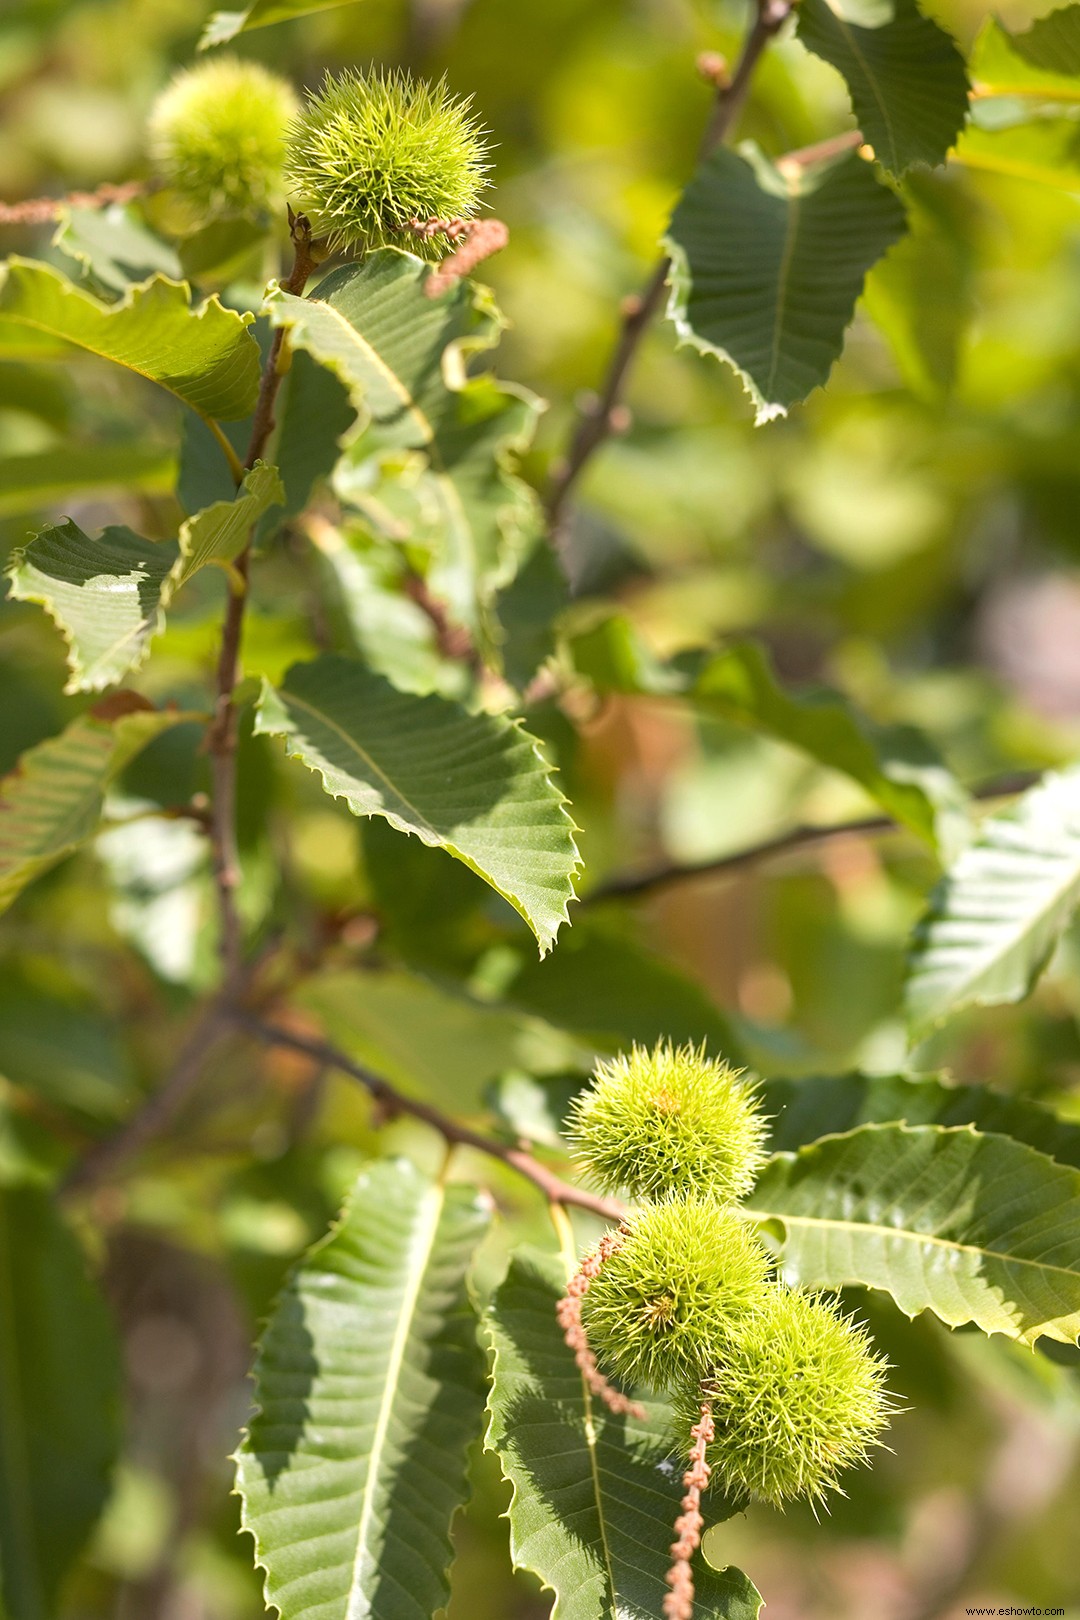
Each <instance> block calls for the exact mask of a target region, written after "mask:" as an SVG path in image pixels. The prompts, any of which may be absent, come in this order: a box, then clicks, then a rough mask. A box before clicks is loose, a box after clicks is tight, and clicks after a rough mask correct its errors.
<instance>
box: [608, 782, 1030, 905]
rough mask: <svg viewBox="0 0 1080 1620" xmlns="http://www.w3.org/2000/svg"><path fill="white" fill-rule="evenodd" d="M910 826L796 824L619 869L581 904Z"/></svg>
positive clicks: (1001, 791)
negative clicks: (722, 850)
mask: <svg viewBox="0 0 1080 1620" xmlns="http://www.w3.org/2000/svg"><path fill="white" fill-rule="evenodd" d="M1038 779H1039V774H1038V772H1024V773H1021V774H1018V775H1016V776H1013V777H1008V778H1006V779H1005V780H1001V779H999V780H998V781H996V782H989V783H987V784H986V785H985V786H983V787H979V788H976V789H975V790H974V791H973V793H972V798H973V799H976V800H978V801H979V802H980V803H985V802H987V801H989V800H994V799H1008V798H1011V797H1013V796H1014V795H1015V794H1017V793H1022V792H1023V791H1024V790H1025V788H1029V787H1031V785H1032V784H1033V783H1034V782H1037V781H1038ZM907 831H908V829H907V828H905V827H903V826H902V825H900V824H899V823H898V822H897V821H895V820H894V819H893V818H892V817H891V816H865V817H863V818H862V819H861V820H859V821H840V822H835V823H834V824H833V825H832V826H828V827H795V828H794V829H793V830H792V831H791V832H786V833H781V834H780V836H779V837H777V838H768V839H766V840H765V842H764V843H761V844H754V845H752V846H751V848H749V849H740V850H737V851H736V852H735V854H733V855H718V856H717V857H716V858H715V859H714V860H711V861H696V862H690V863H688V864H683V865H680V864H677V863H676V862H674V861H664V862H662V863H661V864H659V865H657V866H654V867H651V868H650V869H649V870H648V871H645V872H629V873H625V874H622V875H620V874H618V873H616V874H615V876H614V877H610V878H607V879H605V881H604V882H603V883H598V884H597V886H596V888H595V889H590V890H589V892H588V894H585V895H583V896H582V898H581V901H580V904H581V905H583V906H595V905H599V904H600V903H601V902H602V901H605V900H636V899H641V898H642V897H643V896H645V895H649V894H657V893H659V892H660V891H661V890H663V889H669V888H671V887H672V886H673V885H674V884H676V883H684V882H689V881H690V880H691V879H694V878H708V877H725V878H729V877H737V876H738V875H739V874H740V873H743V872H751V871H753V870H754V869H755V867H758V866H765V865H767V864H768V863H769V862H771V861H774V860H777V859H779V858H780V857H782V856H784V855H790V854H792V853H794V852H796V851H798V850H803V849H810V848H812V847H813V846H814V845H815V844H823V843H826V842H828V840H829V839H831V838H845V837H847V836H848V835H849V834H852V833H853V834H855V835H857V836H858V835H862V836H864V837H871V836H874V835H887V834H889V833H905V832H907Z"/></svg>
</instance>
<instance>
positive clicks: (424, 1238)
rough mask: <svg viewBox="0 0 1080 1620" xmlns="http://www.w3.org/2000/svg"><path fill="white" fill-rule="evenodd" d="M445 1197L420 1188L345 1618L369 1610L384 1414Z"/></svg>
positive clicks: (435, 1189)
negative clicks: (367, 1571) (368, 1573)
mask: <svg viewBox="0 0 1080 1620" xmlns="http://www.w3.org/2000/svg"><path fill="white" fill-rule="evenodd" d="M445 1203H446V1188H445V1186H444V1185H443V1183H442V1182H441V1181H439V1182H435V1183H434V1184H432V1185H431V1186H430V1187H429V1188H428V1190H427V1192H426V1193H425V1194H424V1199H423V1202H422V1204H421V1205H420V1211H419V1213H420V1215H421V1216H422V1217H423V1218H422V1220H421V1221H419V1222H418V1224H417V1227H416V1229H415V1231H414V1233H413V1236H412V1239H411V1241H410V1244H409V1251H408V1260H409V1261H410V1262H415V1267H414V1269H413V1270H412V1271H411V1273H410V1275H409V1285H408V1287H407V1289H406V1291H405V1293H404V1295H403V1296H402V1301H401V1311H400V1314H399V1316H398V1321H397V1325H396V1326H395V1329H394V1337H393V1340H392V1342H391V1345H390V1354H389V1356H388V1357H387V1362H386V1377H385V1382H384V1384H383V1393H382V1399H381V1400H380V1402H379V1412H378V1416H377V1418H376V1422H375V1429H374V1432H373V1434H372V1439H371V1451H370V1453H369V1457H368V1471H367V1478H366V1479H365V1481H364V1494H363V1497H362V1499H361V1506H360V1518H359V1522H358V1524H357V1530H356V1553H355V1555H354V1557H353V1569H352V1579H351V1581H350V1583H349V1599H348V1607H347V1610H346V1614H347V1620H365V1617H366V1616H370V1613H371V1606H370V1604H369V1603H368V1601H367V1594H366V1593H365V1592H364V1589H363V1584H362V1576H363V1562H364V1555H365V1553H366V1552H367V1550H368V1545H367V1543H368V1534H369V1531H370V1528H371V1521H372V1518H373V1516H374V1513H375V1493H376V1489H377V1487H378V1484H379V1481H380V1477H381V1471H382V1455H383V1452H384V1450H385V1448H386V1438H387V1434H388V1432H389V1428H390V1417H391V1414H392V1413H393V1409H394V1402H395V1399H396V1397H397V1392H398V1382H399V1379H400V1376H401V1369H402V1366H403V1365H404V1361H405V1352H406V1350H407V1349H408V1345H409V1337H410V1334H411V1332H412V1325H413V1320H414V1318H415V1316H416V1306H417V1301H418V1300H419V1298H420V1290H421V1288H422V1287H423V1283H424V1278H425V1277H426V1275H427V1268H428V1264H429V1262H430V1260H431V1256H432V1253H433V1252H434V1248H435V1239H436V1236H437V1234H438V1230H439V1221H440V1219H441V1217H442V1212H443V1207H444V1205H445ZM358 1599H359V1600H360V1601H361V1602H362V1603H363V1605H364V1607H363V1608H359V1607H357V1600H358Z"/></svg>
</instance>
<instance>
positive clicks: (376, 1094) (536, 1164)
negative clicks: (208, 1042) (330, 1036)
mask: <svg viewBox="0 0 1080 1620" xmlns="http://www.w3.org/2000/svg"><path fill="white" fill-rule="evenodd" d="M230 1017H231V1020H232V1022H233V1024H234V1025H235V1026H236V1027H237V1028H238V1029H243V1030H246V1031H247V1032H248V1034H249V1035H254V1036H255V1038H256V1039H257V1040H260V1041H265V1042H266V1044H267V1045H268V1046H280V1047H282V1048H284V1049H285V1050H286V1051H291V1052H301V1053H303V1054H304V1055H305V1056H306V1057H309V1058H311V1059H312V1061H313V1062H315V1063H321V1064H324V1065H325V1066H326V1067H327V1068H331V1069H337V1070H339V1071H340V1073H342V1074H346V1075H348V1076H349V1078H350V1079H351V1080H355V1081H357V1082H358V1084H360V1085H361V1086H363V1088H364V1090H365V1091H366V1092H367V1093H368V1095H369V1096H371V1097H373V1098H374V1100H375V1101H376V1102H377V1103H379V1104H380V1106H381V1107H382V1108H383V1109H385V1110H386V1112H387V1113H388V1114H389V1115H391V1116H393V1115H396V1114H408V1115H410V1116H411V1117H412V1118H413V1119H419V1120H422V1121H423V1122H424V1124H425V1125H430V1126H431V1127H432V1129H433V1130H436V1131H438V1133H439V1135H440V1136H441V1137H442V1138H443V1140H444V1141H446V1142H450V1143H452V1144H454V1145H455V1146H457V1147H470V1148H475V1149H476V1151H477V1152H478V1153H486V1154H487V1156H488V1157H489V1158H491V1159H498V1160H499V1162H500V1163H502V1164H505V1165H508V1166H509V1167H510V1169H511V1170H516V1171H517V1172H518V1174H519V1175H522V1176H524V1177H525V1178H526V1180H528V1181H531V1182H532V1184H533V1186H534V1187H538V1188H539V1189H540V1191H541V1192H542V1193H543V1195H544V1197H545V1198H546V1199H547V1200H548V1201H549V1203H553V1204H574V1205H576V1207H577V1208H578V1209H587V1210H590V1211H591V1212H592V1213H593V1214H594V1215H600V1216H602V1217H603V1218H604V1220H606V1221H621V1220H622V1219H623V1218H624V1216H625V1214H626V1210H625V1209H624V1207H623V1205H622V1204H620V1203H617V1202H616V1200H615V1199H613V1198H601V1197H600V1196H599V1195H598V1194H596V1193H590V1192H586V1191H585V1190H584V1189H583V1188H581V1187H575V1186H574V1185H573V1184H572V1183H571V1182H569V1181H563V1180H562V1179H561V1177H559V1176H557V1175H555V1173H554V1172H553V1171H551V1170H549V1169H548V1168H547V1166H546V1165H543V1164H541V1163H540V1161H539V1159H534V1158H533V1156H532V1154H531V1153H527V1152H526V1151H525V1149H524V1148H518V1147H510V1146H508V1145H507V1144H506V1143H504V1142H499V1141H497V1140H496V1139H495V1138H494V1137H491V1136H482V1135H481V1134H480V1132H479V1131H473V1130H470V1129H469V1127H468V1126H467V1125H462V1124H460V1123H459V1122H458V1121H457V1120H456V1119H452V1118H451V1117H450V1115H449V1114H444V1113H443V1112H442V1110H441V1109H439V1108H434V1107H432V1106H431V1104H430V1103H425V1102H421V1101H419V1099H418V1098H416V1097H408V1096H406V1095H405V1093H404V1092H401V1091H398V1089H397V1087H396V1086H393V1085H391V1084H390V1082H389V1080H385V1079H384V1078H383V1076H382V1075H380V1074H376V1073H375V1072H374V1070H372V1069H369V1068H368V1067H367V1066H366V1065H365V1064H363V1063H356V1062H354V1060H353V1059H352V1058H350V1057H348V1056H346V1054H345V1053H344V1052H342V1051H339V1049H338V1048H337V1047H336V1046H331V1045H330V1043H329V1042H328V1041H320V1040H315V1039H313V1038H311V1037H310V1036H307V1035H296V1034H294V1033H293V1031H292V1030H289V1029H282V1028H281V1026H280V1025H278V1024H270V1023H266V1022H265V1021H264V1020H263V1019H261V1018H256V1017H254V1016H253V1015H252V1014H251V1013H246V1012H243V1011H241V1010H239V1009H236V1008H234V1009H233V1011H232V1012H231V1014H230Z"/></svg>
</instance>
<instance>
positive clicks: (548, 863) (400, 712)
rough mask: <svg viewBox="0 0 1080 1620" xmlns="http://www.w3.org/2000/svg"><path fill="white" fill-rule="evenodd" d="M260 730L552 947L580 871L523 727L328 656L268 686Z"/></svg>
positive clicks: (356, 808) (558, 803)
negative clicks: (435, 851)
mask: <svg viewBox="0 0 1080 1620" xmlns="http://www.w3.org/2000/svg"><path fill="white" fill-rule="evenodd" d="M256 729H257V730H258V731H260V732H265V733H267V734H269V735H272V736H282V737H285V738H286V740H287V743H288V750H289V754H290V756H291V757H292V758H294V759H299V760H301V761H302V762H303V763H304V764H305V765H306V766H307V767H308V769H309V770H313V771H317V772H318V773H319V775H320V776H321V777H322V779H323V785H324V786H325V788H326V791H327V792H328V793H331V794H332V795H333V796H334V797H335V798H341V799H344V800H345V801H346V803H347V804H348V806H349V809H350V810H351V811H352V812H353V814H354V815H358V816H384V817H385V818H386V820H387V821H389V822H390V823H391V825H392V826H394V827H397V828H398V830H399V831H401V832H407V833H412V834H414V835H415V836H416V837H417V838H419V839H421V841H422V842H423V843H425V844H430V845H432V846H435V847H438V848H441V849H445V850H447V851H448V852H449V853H450V854H451V855H454V856H456V857H457V859H458V860H460V861H464V862H465V864H466V866H469V867H471V868H472V870H473V871H474V872H476V873H478V874H479V876H480V877H482V878H483V879H484V880H485V881H486V882H488V883H490V884H491V886H492V887H493V888H494V889H497V890H498V892H499V893H500V894H501V895H503V896H504V897H505V898H506V899H507V900H509V902H510V904H511V905H512V906H513V907H514V908H515V909H516V910H517V911H519V912H520V913H521V915H522V916H523V917H524V919H525V921H526V922H527V923H528V924H529V927H530V928H531V929H532V930H533V932H534V934H535V935H536V937H537V939H538V940H539V942H540V949H541V952H545V951H547V950H548V949H550V947H551V945H552V944H553V943H554V940H555V935H556V934H557V933H558V931H559V928H560V926H561V925H562V923H564V922H565V921H566V920H567V909H566V908H567V904H568V902H569V901H570V900H571V899H572V898H573V894H574V887H573V879H574V875H575V873H576V872H577V869H578V853H577V848H576V846H575V844H574V836H573V832H574V829H573V823H572V822H571V820H570V817H569V816H568V814H567V812H566V808H565V800H564V798H563V795H562V794H561V793H560V792H559V790H558V788H557V787H556V786H555V783H554V781H553V780H552V777H551V774H550V770H549V767H548V765H547V763H546V761H545V760H544V758H543V755H542V754H541V752H540V748H539V745H538V744H537V743H536V741H535V740H534V739H533V738H532V737H530V736H529V734H528V732H527V731H525V730H524V729H523V728H522V727H521V725H520V724H519V723H518V722H516V721H511V720H508V719H506V718H505V717H504V716H501V715H488V714H470V713H469V712H468V710H467V709H464V708H462V707H460V706H459V705H457V704H455V703H451V702H449V701H447V700H446V699H445V698H441V697H436V696H434V695H432V696H429V697H414V696H412V695H411V694H409V693H403V692H398V691H397V690H396V689H395V688H394V687H393V686H391V685H390V683H389V681H387V680H385V679H384V678H383V677H382V676H381V675H376V674H374V673H373V672H372V671H371V670H369V669H367V668H365V666H364V665H363V664H361V663H359V662H357V661H356V660H355V659H351V658H343V657H340V656H339V655H337V654H332V653H327V654H324V655H323V656H322V657H321V658H317V659H316V660H315V661H314V662H313V663H310V664H294V665H293V667H292V669H291V670H290V671H289V673H288V675H287V676H286V678H285V681H284V683H283V685H282V686H281V687H280V689H278V690H275V689H274V688H273V687H271V686H270V685H269V684H268V683H265V682H264V684H263V692H262V697H261V699H260V702H259V711H258V719H257V722H256Z"/></svg>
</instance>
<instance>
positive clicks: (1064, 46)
mask: <svg viewBox="0 0 1080 1620" xmlns="http://www.w3.org/2000/svg"><path fill="white" fill-rule="evenodd" d="M1009 44H1010V45H1011V46H1012V48H1013V50H1014V51H1015V52H1016V54H1017V56H1022V57H1023V59H1024V61H1025V62H1030V63H1031V64H1032V66H1033V67H1037V68H1043V69H1044V70H1045V71H1046V72H1047V73H1054V74H1061V73H1069V74H1080V6H1078V5H1072V6H1060V7H1059V8H1058V10H1057V11H1051V12H1049V13H1048V14H1047V16H1045V17H1038V18H1036V20H1035V22H1033V23H1032V25H1031V27H1030V28H1027V29H1025V30H1024V32H1023V33H1020V34H1010V35H1009Z"/></svg>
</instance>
